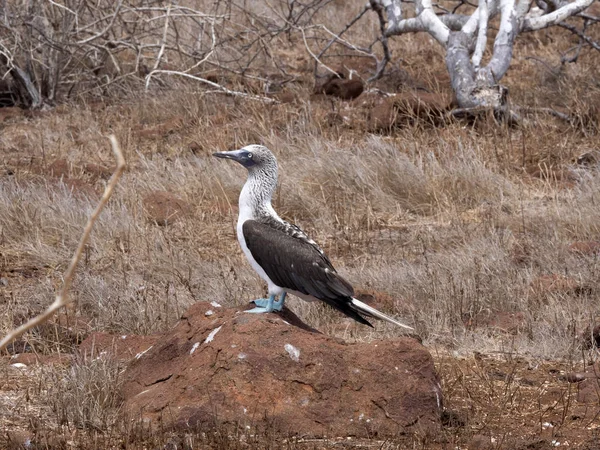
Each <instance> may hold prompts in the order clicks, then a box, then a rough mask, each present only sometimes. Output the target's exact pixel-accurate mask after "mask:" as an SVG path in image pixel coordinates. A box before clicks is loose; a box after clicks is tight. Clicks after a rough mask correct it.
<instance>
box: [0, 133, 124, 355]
mask: <svg viewBox="0 0 600 450" xmlns="http://www.w3.org/2000/svg"><path fill="white" fill-rule="evenodd" d="M110 142H111V145H112V150H113V153H114V154H115V159H116V160H117V167H116V168H115V171H114V173H113V175H112V178H111V179H110V181H109V182H108V184H107V185H106V188H105V189H104V194H103V195H102V198H101V199H100V202H99V203H98V205H97V206H96V209H94V211H93V212H92V214H91V215H90V218H89V219H88V221H87V223H86V225H85V228H84V230H83V234H82V235H81V239H80V240H79V245H78V246H77V249H76V250H75V253H74V254H73V257H72V258H71V262H70V263H69V267H68V268H67V271H66V272H65V276H64V281H63V285H62V287H61V288H60V290H59V291H58V294H57V295H56V299H55V300H54V302H53V303H52V304H51V305H50V306H48V308H47V309H46V310H45V311H44V312H43V313H41V314H40V315H38V316H36V317H34V318H32V319H30V320H28V321H27V322H26V323H24V324H23V325H21V326H20V327H18V328H15V329H14V330H12V331H10V332H9V333H8V334H7V335H6V336H5V337H4V338H3V339H2V340H1V341H0V351H2V350H3V349H4V348H6V346H7V345H8V344H9V343H10V342H12V341H14V340H15V339H17V338H18V337H19V336H21V335H22V334H23V333H25V332H26V331H28V330H31V329H32V328H33V327H35V326H37V325H40V324H42V323H44V322H46V321H47V320H48V319H49V318H50V317H51V316H52V315H53V314H54V313H55V312H56V311H58V310H59V309H60V308H62V307H63V306H66V305H68V304H69V303H71V301H72V300H71V299H70V298H69V290H70V288H71V283H72V282H73V277H74V276H75V269H77V265H78V264H79V260H80V259H81V255H82V254H83V250H84V249H85V246H86V244H87V241H88V239H89V237H90V234H91V232H92V229H93V228H94V224H95V223H96V220H97V219H98V216H99V215H100V213H101V212H102V210H103V209H104V207H105V206H106V203H108V200H109V199H110V197H111V196H112V194H113V191H114V189H115V186H116V185H117V183H118V182H119V178H121V175H122V174H123V171H124V170H125V158H124V157H123V152H122V151H121V147H120V146H119V143H118V141H117V138H116V137H115V136H113V135H111V136H110Z"/></svg>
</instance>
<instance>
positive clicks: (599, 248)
mask: <svg viewBox="0 0 600 450" xmlns="http://www.w3.org/2000/svg"><path fill="white" fill-rule="evenodd" d="M569 251H571V252H573V253H577V254H580V255H585V256H594V255H597V254H598V253H600V242H598V241H577V242H573V243H572V244H571V245H569Z"/></svg>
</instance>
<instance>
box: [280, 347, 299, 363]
mask: <svg viewBox="0 0 600 450" xmlns="http://www.w3.org/2000/svg"><path fill="white" fill-rule="evenodd" d="M283 348H284V349H285V351H286V352H288V355H290V358H292V360H293V361H296V362H298V361H299V360H300V350H298V349H297V348H296V347H294V346H293V345H292V344H285V345H284V346H283Z"/></svg>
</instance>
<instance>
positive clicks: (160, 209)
mask: <svg viewBox="0 0 600 450" xmlns="http://www.w3.org/2000/svg"><path fill="white" fill-rule="evenodd" d="M143 204H144V209H145V210H146V214H147V216H148V218H149V219H150V220H151V221H153V222H156V224H158V225H161V226H164V225H169V224H172V223H174V222H176V221H177V220H179V219H181V218H182V217H183V216H185V215H187V214H189V212H190V209H191V208H190V205H189V204H188V203H187V202H186V201H184V200H182V199H180V198H179V197H176V196H175V195H173V194H171V193H170V192H165V191H155V192H151V193H150V194H148V195H146V196H145V197H144V199H143Z"/></svg>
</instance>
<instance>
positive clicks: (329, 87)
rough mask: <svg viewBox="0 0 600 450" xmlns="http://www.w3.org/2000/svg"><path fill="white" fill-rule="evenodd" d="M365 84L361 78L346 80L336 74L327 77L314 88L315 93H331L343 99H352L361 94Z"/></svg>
mask: <svg viewBox="0 0 600 450" xmlns="http://www.w3.org/2000/svg"><path fill="white" fill-rule="evenodd" d="M364 89H365V85H364V83H363V82H362V80H359V79H354V80H346V79H345V78H343V77H342V78H338V76H336V75H333V74H332V75H331V76H329V77H327V79H326V80H325V82H324V83H322V84H321V85H319V86H317V87H316V88H315V93H316V94H325V95H331V96H333V97H339V98H341V99H343V100H352V99H354V98H356V97H358V96H359V95H360V94H362V92H363V90H364Z"/></svg>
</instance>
